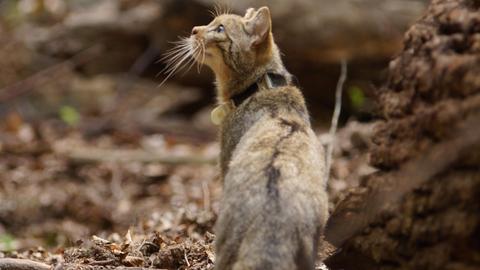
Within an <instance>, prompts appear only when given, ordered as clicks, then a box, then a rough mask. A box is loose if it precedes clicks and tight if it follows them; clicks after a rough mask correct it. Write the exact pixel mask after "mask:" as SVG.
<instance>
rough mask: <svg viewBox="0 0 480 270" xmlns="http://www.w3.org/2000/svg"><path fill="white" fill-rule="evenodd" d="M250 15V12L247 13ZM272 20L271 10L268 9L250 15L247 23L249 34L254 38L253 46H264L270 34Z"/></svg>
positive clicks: (246, 27)
mask: <svg viewBox="0 0 480 270" xmlns="http://www.w3.org/2000/svg"><path fill="white" fill-rule="evenodd" d="M247 14H248V11H247ZM271 27H272V20H271V18H270V10H269V9H268V7H262V8H259V9H258V10H257V11H256V12H253V14H251V15H250V18H249V19H247V21H246V22H245V29H246V30H247V33H249V34H250V36H252V45H253V46H258V45H260V44H262V43H263V42H264V41H265V40H266V39H267V37H268V35H269V34H270V29H271Z"/></svg>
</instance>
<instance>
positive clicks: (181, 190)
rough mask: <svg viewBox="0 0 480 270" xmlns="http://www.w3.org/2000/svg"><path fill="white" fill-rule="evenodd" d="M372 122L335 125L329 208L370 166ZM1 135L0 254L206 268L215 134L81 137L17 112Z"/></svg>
mask: <svg viewBox="0 0 480 270" xmlns="http://www.w3.org/2000/svg"><path fill="white" fill-rule="evenodd" d="M371 130H372V126H371V125H364V124H360V123H357V122H351V123H349V124H348V125H347V127H346V128H344V129H343V130H341V131H340V132H339V135H338V140H337V143H336V150H335V160H334V165H333V179H332V180H331V181H330V184H329V191H330V199H331V208H332V207H333V205H334V203H335V202H337V201H338V200H339V199H340V197H341V196H342V194H343V192H345V191H346V190H347V189H348V188H349V187H352V186H355V185H357V184H358V183H357V179H358V176H359V175H364V174H367V173H370V172H371V171H372V168H370V167H368V166H367V165H366V163H367V159H366V157H365V155H364V154H363V155H362V153H361V150H362V149H364V148H365V147H367V142H368V139H367V137H368V136H369V134H371ZM318 133H321V131H319V132H318ZM325 136H326V135H321V136H320V139H322V140H325ZM0 138H1V144H0V153H1V154H0V179H3V180H2V181H1V182H0V250H1V251H0V258H2V257H8V258H18V259H30V260H33V261H38V262H43V263H46V264H48V265H56V266H59V267H60V266H61V267H63V268H58V269H78V268H79V267H81V266H89V267H96V268H99V269H101V268H102V267H106V266H109V267H120V266H122V267H145V268H158V269H211V268H212V266H213V263H214V261H215V254H214V251H213V245H212V243H213V241H214V239H215V235H214V234H213V225H214V222H215V219H216V215H217V212H218V209H219V198H220V196H221V183H220V181H219V179H218V173H219V170H218V168H217V165H216V156H217V154H218V144H217V143H216V142H215V141H208V140H207V141H188V140H183V141H179V140H178V139H176V138H175V137H174V136H173V137H172V136H168V135H159V134H157V135H155V134H153V135H138V134H137V135H136V136H134V135H132V134H131V133H122V132H121V131H115V132H105V133H103V134H99V135H98V136H95V138H88V137H86V136H84V135H83V134H82V133H81V130H80V129H79V128H72V127H70V126H69V125H67V124H66V123H64V122H62V121H60V120H58V119H50V120H42V121H38V122H35V123H31V122H27V121H24V120H23V119H22V118H21V117H20V116H19V115H18V114H16V113H11V114H9V115H8V116H7V117H6V121H4V123H3V124H2V125H1V126H0ZM339 179H342V180H339ZM321 256H323V257H325V254H323V255H321ZM22 262H24V261H22ZM0 266H1V263H0ZM56 269H57V268H56ZM89 269H91V268H89Z"/></svg>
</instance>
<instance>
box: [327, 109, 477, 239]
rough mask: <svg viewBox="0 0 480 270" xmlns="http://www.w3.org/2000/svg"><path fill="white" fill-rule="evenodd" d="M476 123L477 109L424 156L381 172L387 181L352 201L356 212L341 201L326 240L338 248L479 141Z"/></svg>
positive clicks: (331, 219) (334, 213)
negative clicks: (387, 208) (390, 171)
mask: <svg viewBox="0 0 480 270" xmlns="http://www.w3.org/2000/svg"><path fill="white" fill-rule="evenodd" d="M479 126H480V112H478V111H477V113H475V114H473V115H471V116H469V117H468V118H467V119H465V120H463V121H461V122H460V123H459V124H458V125H457V127H456V131H455V133H454V134H453V136H452V139H450V140H447V141H444V142H442V143H439V144H437V145H435V146H433V147H432V148H431V149H430V150H429V151H428V152H427V153H426V154H425V155H422V156H420V157H419V158H416V159H414V160H411V161H409V162H407V163H406V164H405V165H404V166H402V167H401V168H400V169H399V170H398V171H397V172H394V173H390V174H386V175H383V176H382V178H383V179H386V180H387V181H386V183H385V184H384V185H383V186H382V187H381V188H376V189H375V190H371V191H370V192H367V193H366V194H363V195H364V197H362V198H360V200H358V201H357V202H355V204H356V206H357V207H356V209H355V210H356V211H354V212H353V211H350V209H348V205H342V203H340V204H339V205H338V206H337V209H335V211H334V212H333V214H332V216H331V218H330V220H329V221H328V225H327V229H326V231H325V239H326V240H327V241H328V242H329V243H331V244H333V245H334V246H336V247H341V246H342V245H343V244H344V243H345V241H346V240H347V239H349V238H350V237H352V236H354V235H356V234H357V233H358V232H360V231H361V230H362V229H363V228H365V227H366V226H368V224H370V223H372V222H373V221H375V218H376V217H377V216H378V214H380V213H381V212H382V210H383V209H384V208H385V207H386V206H387V205H392V204H394V203H395V202H397V201H398V200H399V199H401V198H402V197H403V196H404V195H405V194H406V193H408V192H409V191H411V190H413V189H414V188H415V187H418V186H420V185H421V184H423V183H425V182H426V181H428V180H429V179H431V178H432V177H433V176H435V175H436V174H438V173H441V172H442V171H444V170H445V169H447V168H448V167H449V166H451V165H452V164H453V163H454V162H455V161H456V160H457V159H458V158H459V157H460V155H461V154H462V153H463V152H464V151H465V150H467V149H468V148H469V147H471V146H472V145H475V144H477V143H479V142H480V128H478V127H479ZM388 180H389V181H388ZM347 203H348V202H347ZM345 206H347V207H345ZM360 208H361V209H360Z"/></svg>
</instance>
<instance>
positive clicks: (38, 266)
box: [0, 258, 51, 270]
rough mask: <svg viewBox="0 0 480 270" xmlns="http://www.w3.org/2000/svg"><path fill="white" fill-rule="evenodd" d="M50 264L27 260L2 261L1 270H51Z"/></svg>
mask: <svg viewBox="0 0 480 270" xmlns="http://www.w3.org/2000/svg"><path fill="white" fill-rule="evenodd" d="M50 269H51V267H50V266H49V265H48V264H44V263H40V262H36V261H32V260H27V259H13V258H3V259H0V270H50Z"/></svg>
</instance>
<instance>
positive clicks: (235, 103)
mask: <svg viewBox="0 0 480 270" xmlns="http://www.w3.org/2000/svg"><path fill="white" fill-rule="evenodd" d="M172 55H173V57H176V58H175V59H174V60H173V61H172V62H171V63H170V65H169V67H170V71H175V70H176V69H177V68H178V67H179V66H181V65H182V64H185V63H187V64H188V63H189V62H188V61H192V62H191V65H193V63H194V62H196V63H197V64H198V65H206V66H208V67H210V68H211V69H212V70H213V72H214V73H215V78H216V89H217V99H218V107H217V108H216V109H215V110H214V111H213V112H212V121H213V122H214V123H217V124H219V125H220V140H221V154H220V168H221V177H222V180H223V199H222V201H221V209H220V212H219V216H218V220H217V222H216V225H215V233H216V240H215V250H216V260H215V269H217V270H230V269H233V270H247V269H249V270H261V269H262V270H268V269H272V270H273V269H275V270H282V269H285V270H287V269H288V270H291V269H298V270H300V269H302V270H303V269H314V266H315V258H316V254H317V245H318V241H319V239H320V236H321V235H322V233H323V229H324V226H325V222H326V219H327V217H328V211H327V205H328V196H327V193H326V179H325V162H324V156H323V155H322V154H320V153H324V151H322V149H321V146H320V144H319V143H318V142H317V138H316V136H315V134H314V132H313V131H312V128H311V125H310V120H309V114H308V111H307V108H306V106H305V101H304V98H303V96H302V94H301V92H300V90H299V89H298V88H297V87H296V86H295V85H294V84H293V82H292V75H290V73H289V72H288V71H287V70H286V68H285V66H284V65H283V63H282V60H281V57H280V51H279V49H278V47H277V45H276V44H275V42H274V38H273V34H272V22H271V18H270V11H269V9H268V8H267V7H262V8H259V9H258V10H256V9H253V8H250V9H248V10H247V12H246V14H245V16H243V17H242V16H238V15H234V14H219V15H218V16H216V17H215V18H214V20H213V21H212V22H210V23H209V24H208V25H204V26H196V27H194V28H193V30H192V33H191V36H190V37H189V38H186V39H184V40H182V41H181V43H180V44H179V46H178V47H177V48H176V50H174V51H173V52H172V53H171V54H170V55H169V56H168V57H172Z"/></svg>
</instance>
